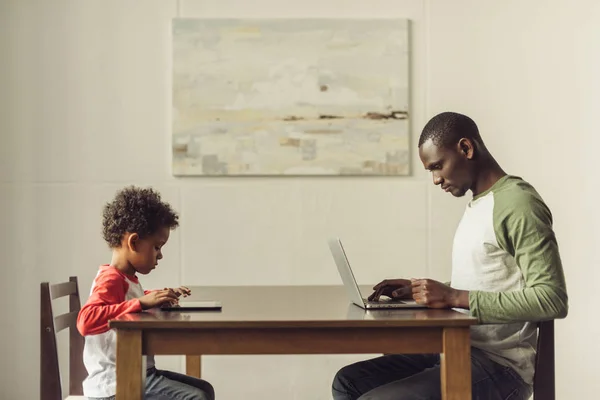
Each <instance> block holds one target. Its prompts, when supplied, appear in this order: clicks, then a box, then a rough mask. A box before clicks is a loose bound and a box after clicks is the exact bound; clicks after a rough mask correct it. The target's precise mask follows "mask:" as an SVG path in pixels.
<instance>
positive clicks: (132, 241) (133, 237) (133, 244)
mask: <svg viewBox="0 0 600 400" xmlns="http://www.w3.org/2000/svg"><path fill="white" fill-rule="evenodd" d="M128 235H129V236H128V237H127V247H128V248H129V250H131V251H137V246H138V240H139V239H140V236H139V235H138V234H137V233H130V234H128Z"/></svg>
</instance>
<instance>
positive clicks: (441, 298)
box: [411, 279, 469, 308]
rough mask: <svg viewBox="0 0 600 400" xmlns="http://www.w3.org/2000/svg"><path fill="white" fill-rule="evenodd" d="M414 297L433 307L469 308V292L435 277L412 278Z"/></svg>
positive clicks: (420, 302) (419, 301)
mask: <svg viewBox="0 0 600 400" xmlns="http://www.w3.org/2000/svg"><path fill="white" fill-rule="evenodd" d="M411 286H412V297H413V299H414V300H415V301H416V302H417V304H423V305H426V306H428V307H431V308H453V307H457V308H469V292H468V291H465V290H456V289H453V288H451V287H450V286H448V285H444V284H443V283H441V282H438V281H434V280H433V279H411Z"/></svg>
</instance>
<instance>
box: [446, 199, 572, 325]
mask: <svg viewBox="0 0 600 400" xmlns="http://www.w3.org/2000/svg"><path fill="white" fill-rule="evenodd" d="M499 203H500V206H499V207H497V209H495V210H494V227H495V231H496V237H497V240H498V244H499V245H500V247H501V248H502V249H504V250H505V251H507V252H508V253H509V254H511V255H512V256H513V257H514V258H515V260H516V262H517V264H518V266H519V268H520V269H521V271H522V273H523V278H524V280H525V287H524V288H523V289H521V290H515V291H510V292H483V291H470V292H460V293H457V299H456V301H457V303H462V304H463V305H466V304H464V303H465V300H466V298H467V297H468V308H470V309H471V314H472V315H473V316H474V317H476V318H477V319H478V320H479V321H480V322H481V323H508V322H515V321H542V320H550V319H557V318H564V317H566V316H567V313H568V297H567V289H566V283H565V277H564V271H563V267H562V262H561V258H560V254H559V250H558V244H557V241H556V237H555V234H554V231H553V229H552V215H551V213H550V210H549V209H548V208H547V207H546V205H545V204H544V203H543V201H542V200H541V199H539V198H537V197H536V196H534V195H533V194H530V193H523V194H520V195H518V196H517V197H516V198H512V199H510V204H507V205H505V206H503V205H502V202H499Z"/></svg>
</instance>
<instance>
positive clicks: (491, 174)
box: [471, 159, 506, 197]
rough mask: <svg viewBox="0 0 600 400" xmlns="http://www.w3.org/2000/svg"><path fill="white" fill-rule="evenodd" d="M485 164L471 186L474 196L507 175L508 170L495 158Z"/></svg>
mask: <svg viewBox="0 0 600 400" xmlns="http://www.w3.org/2000/svg"><path fill="white" fill-rule="evenodd" d="M486 164H487V165H485V167H482V168H481V171H480V172H479V173H478V174H477V179H476V180H475V184H474V185H473V187H472V188H471V191H472V192H473V197H475V196H477V195H479V194H481V193H483V192H485V191H486V190H488V189H489V188H491V187H492V186H494V184H495V183H496V182H498V181H499V180H500V179H501V178H502V177H504V176H506V172H504V171H503V170H502V168H500V165H498V163H497V162H496V161H495V160H493V159H492V160H489V161H488V162H487V163H486Z"/></svg>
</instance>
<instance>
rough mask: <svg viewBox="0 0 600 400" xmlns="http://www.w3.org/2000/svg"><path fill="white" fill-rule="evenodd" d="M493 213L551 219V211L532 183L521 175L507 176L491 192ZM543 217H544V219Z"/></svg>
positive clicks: (503, 215) (499, 215) (501, 215)
mask: <svg viewBox="0 0 600 400" xmlns="http://www.w3.org/2000/svg"><path fill="white" fill-rule="evenodd" d="M493 196H494V214H495V215H496V216H497V217H500V218H503V217H510V216H529V217H533V216H538V217H539V216H542V215H543V216H544V217H545V218H549V219H550V220H551V219H552V213H551V212H550V209H549V207H548V206H547V204H546V203H545V201H544V199H543V198H542V196H541V195H540V194H539V192H538V191H537V190H536V189H535V188H534V187H533V185H532V184H531V183H529V182H527V181H525V180H524V179H522V178H521V177H518V176H509V177H507V178H506V179H505V181H504V182H503V183H502V185H500V186H499V187H498V188H497V190H494V192H493ZM545 218H544V219H545Z"/></svg>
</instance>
